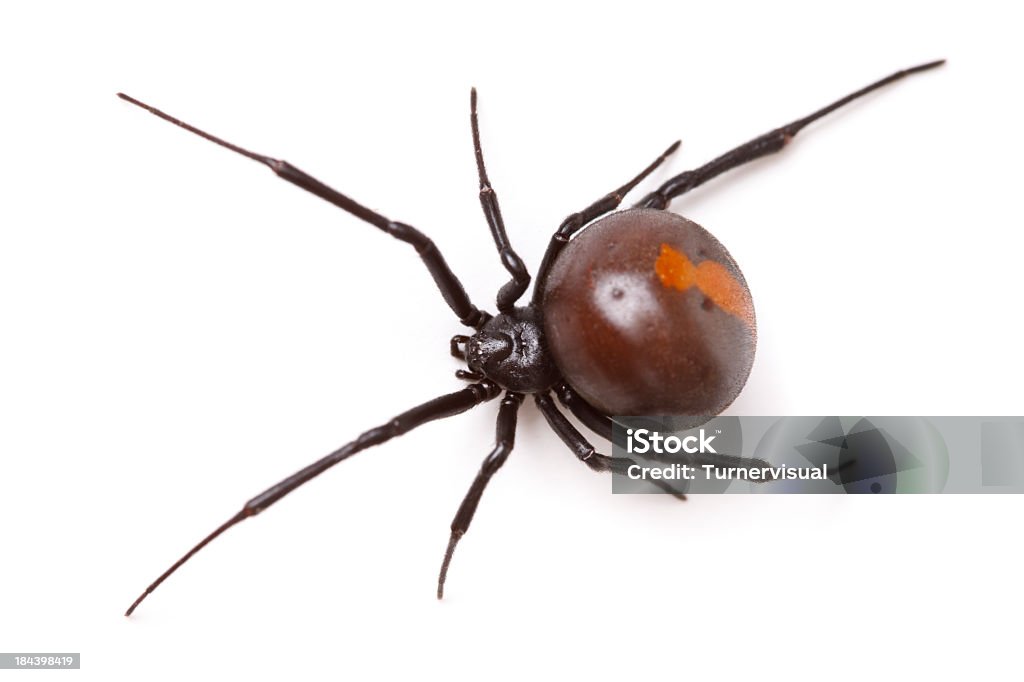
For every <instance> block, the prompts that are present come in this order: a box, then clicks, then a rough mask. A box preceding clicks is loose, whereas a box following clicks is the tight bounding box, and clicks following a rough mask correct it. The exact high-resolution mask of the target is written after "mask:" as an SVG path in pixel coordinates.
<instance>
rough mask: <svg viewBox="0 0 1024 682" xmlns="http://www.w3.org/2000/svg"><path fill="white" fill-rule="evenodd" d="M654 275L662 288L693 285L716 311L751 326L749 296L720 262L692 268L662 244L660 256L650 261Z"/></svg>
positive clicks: (687, 259) (752, 318) (680, 254)
mask: <svg viewBox="0 0 1024 682" xmlns="http://www.w3.org/2000/svg"><path fill="white" fill-rule="evenodd" d="M654 273H655V274H656V275H657V276H658V279H659V280H660V281H661V284H662V286H665V287H672V288H673V289H678V290H679V291H686V290H687V289H689V288H690V287H692V286H696V287H697V288H698V289H699V290H700V292H701V293H702V294H704V295H705V296H707V297H708V298H710V299H711V300H712V301H713V302H714V304H715V305H717V306H718V307H719V308H721V309H722V310H724V311H725V312H727V313H729V314H730V315H735V316H736V317H738V318H740V319H741V320H743V321H744V322H746V323H747V324H748V325H752V324H753V321H754V306H753V304H752V303H751V301H750V293H749V292H748V291H747V288H746V287H745V286H743V285H742V284H741V283H740V282H738V281H736V278H735V277H733V276H732V274H731V273H730V272H729V270H727V269H726V267H725V266H724V265H722V264H721V263H716V262H715V261H713V260H705V261H701V262H700V264H699V265H696V266H695V265H694V264H693V261H691V260H690V259H689V258H687V256H686V254H685V253H680V252H679V251H676V250H675V249H673V248H672V247H671V246H669V245H668V244H662V245H661V253H660V254H659V256H658V259H657V260H656V261H654Z"/></svg>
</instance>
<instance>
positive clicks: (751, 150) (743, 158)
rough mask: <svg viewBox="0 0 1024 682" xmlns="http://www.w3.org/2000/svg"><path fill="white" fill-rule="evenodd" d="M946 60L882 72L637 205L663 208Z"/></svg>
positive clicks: (681, 177)
mask: <svg viewBox="0 0 1024 682" xmlns="http://www.w3.org/2000/svg"><path fill="white" fill-rule="evenodd" d="M945 61H946V60H944V59H940V60H938V61H934V62H929V63H927V64H921V65H920V66H915V67H912V68H909V69H904V70H903V71H897V72H896V73H894V74H892V75H890V76H886V77H885V78H883V79H882V80H880V81H876V82H874V83H872V84H871V85H868V86H867V87H864V88H861V89H860V90H858V91H856V92H853V93H850V94H849V95H847V96H846V97H843V98H842V99H839V100H836V101H835V102H833V103H832V104H829V105H828V106H826V107H823V108H821V109H819V110H818V111H815V112H814V113H813V114H810V115H808V116H805V117H803V118H801V119H797V120H796V121H793V122H792V123H789V124H787V125H784V126H782V127H781V128H776V129H775V130H772V131H770V132H767V133H765V134H764V135H761V136H760V137H755V138H754V139H753V140H750V141H749V142H747V143H745V144H742V145H740V146H739V147H736V148H735V149H733V150H731V151H728V152H726V153H725V154H722V155H721V156H719V157H718V158H716V159H714V160H712V161H709V162H708V163H706V164H704V165H703V166H701V167H700V168H696V169H694V170H690V171H686V172H685V173H680V174H679V175H677V176H675V177H674V178H671V179H669V180H668V181H666V182H665V184H663V185H662V186H661V187H659V188H658V189H656V190H655V191H653V192H651V193H650V194H648V195H647V196H646V197H644V198H643V200H642V201H640V203H638V204H637V207H642V208H665V207H666V206H668V203H669V201H671V200H672V199H673V198H675V197H677V196H679V195H681V194H685V193H686V192H689V191H690V190H691V189H693V188H695V187H699V186H700V185H703V184H704V183H705V182H707V181H708V180H710V179H711V178H713V177H715V176H717V175H720V174H722V173H724V172H725V171H727V170H730V169H732V168H735V167H737V166H742V165H743V164H745V163H747V162H748V161H753V160H754V159H757V158H760V157H762V156H766V155H768V154H774V153H775V152H778V151H780V150H781V149H782V148H783V147H785V146H786V145H787V144H789V142H790V140H792V139H793V137H794V136H795V135H796V134H797V133H799V132H800V131H801V130H802V129H803V128H804V127H805V126H806V125H808V124H810V123H813V122H814V121H817V120H818V119H819V118H821V117H822V116H825V115H826V114H829V113H831V112H833V111H835V110H836V109H838V108H839V107H841V106H843V105H845V104H849V103H850V102H852V101H853V100H855V99H857V98H858V97H862V96H864V95H866V94H868V93H869V92H872V91H873V90H877V89H878V88H881V87H883V86H885V85H888V84H889V83H892V82H893V81H897V80H899V79H901V78H903V77H904V76H909V75H910V74H912V73H919V72H921V71H927V70H928V69H934V68H935V67H937V66H941V65H942V64H944V63H945Z"/></svg>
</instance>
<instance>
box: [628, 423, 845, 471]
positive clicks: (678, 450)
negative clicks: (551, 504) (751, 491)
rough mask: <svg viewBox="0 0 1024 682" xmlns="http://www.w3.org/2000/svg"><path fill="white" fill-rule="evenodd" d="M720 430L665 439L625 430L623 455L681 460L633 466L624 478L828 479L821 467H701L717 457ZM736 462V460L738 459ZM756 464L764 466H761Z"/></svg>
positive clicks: (825, 467)
mask: <svg viewBox="0 0 1024 682" xmlns="http://www.w3.org/2000/svg"><path fill="white" fill-rule="evenodd" d="M721 433H722V430H721V429H715V433H714V434H712V435H708V432H707V430H705V429H700V431H699V432H698V433H696V434H691V435H689V436H682V437H680V436H677V435H668V436H664V435H662V434H661V433H659V432H658V431H653V430H651V429H627V430H626V452H627V453H629V454H631V455H646V456H647V457H649V458H650V459H654V460H658V459H665V456H666V455H675V456H676V458H678V459H679V460H682V461H680V462H674V463H671V464H664V463H663V462H662V463H659V464H632V465H630V466H629V468H628V469H627V470H626V476H627V477H629V478H630V479H632V480H634V481H641V480H679V481H695V480H708V481H710V480H718V481H762V482H763V481H787V480H789V481H792V480H810V481H823V480H825V479H827V478H828V464H822V465H820V466H807V467H795V466H784V465H779V466H751V465H750V464H745V465H740V466H722V464H721V458H718V457H716V458H715V459H716V460H718V461H717V462H716V463H702V462H701V461H700V460H701V459H702V458H703V457H707V456H715V455H718V454H719V453H718V451H717V450H715V446H714V444H713V441H714V440H715V438H716V436H719V435H721ZM737 459H738V458H737ZM759 464H766V463H765V462H760V461H759Z"/></svg>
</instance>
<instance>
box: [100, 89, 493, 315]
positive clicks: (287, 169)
mask: <svg viewBox="0 0 1024 682" xmlns="http://www.w3.org/2000/svg"><path fill="white" fill-rule="evenodd" d="M118 97H120V98H121V99H123V100H124V101H126V102H131V103H132V104H134V105H135V106H137V107H140V108H142V109H145V110H146V111H148V112H149V113H151V114H153V115H154V116H157V117H159V118H162V119H164V120H165V121H168V122H169V123H173V124H174V125H176V126H178V127H180V128H184V129H185V130H187V131H189V132H190V133H193V134H195V135H198V136H199V137H202V138H203V139H206V140H209V141H210V142H213V143H214V144H218V145H220V146H221V147H224V148H225V149H230V150H231V151H233V152H235V153H236V154H241V155H242V156H244V157H246V158H248V159H252V160H253V161H257V162H259V163H262V164H263V165H264V166H266V167H267V168H269V169H270V170H272V171H274V173H275V174H276V175H277V176H278V177H279V178H281V179H283V180H287V181H288V182H290V183H292V184H293V185H295V186H296V187H301V188H302V189H304V190H306V191H307V192H309V193H311V194H315V195H316V196H318V197H320V198H321V199H323V200H324V201H327V202H329V203H331V204H334V205H335V206H337V207H338V208H340V209H342V210H343V211H346V212H347V213H350V214H352V215H354V216H355V217H357V218H359V219H360V220H363V221H365V222H368V223H370V224H371V225H373V226H374V227H376V228H378V229H380V230H381V231H383V232H386V233H388V234H390V235H391V236H392V237H394V238H395V239H398V240H399V241H403V242H405V243H406V244H409V245H410V246H412V247H413V248H414V249H416V253H417V254H419V256H420V259H421V260H422V261H423V264H424V265H426V266H427V270H428V271H429V272H430V276H431V277H432V278H433V279H434V284H436V285H437V288H438V291H440V292H441V296H442V297H443V298H444V300H445V303H447V304H448V307H449V308H451V309H452V311H453V312H454V313H455V314H456V315H457V316H458V318H459V321H460V322H462V323H463V324H464V325H466V326H467V327H473V328H474V329H479V328H480V327H482V326H483V325H484V324H485V323H486V322H487V320H489V319H490V317H491V316H490V315H489V314H488V313H487V312H485V311H483V310H480V309H479V308H477V307H476V306H475V305H473V303H472V302H471V301H470V300H469V295H468V294H466V290H465V289H464V288H463V286H462V283H461V282H460V281H459V278H458V277H456V276H455V273H454V272H452V269H451V268H450V267H449V266H448V263H447V262H446V261H445V259H444V256H442V255H441V252H440V251H439V250H438V248H437V245H436V244H434V241H433V240H432V239H430V237H428V236H427V235H425V234H423V233H422V232H420V231H419V230H417V229H416V228H415V227H413V226H412V225H406V224H405V223H400V222H397V221H394V220H391V219H389V218H386V217H384V216H383V215H381V214H380V213H377V212H376V211H373V210H370V209H369V208H367V207H366V206H363V205H362V204H360V203H359V202H357V201H355V200H353V199H351V198H349V197H347V196H346V195H344V194H342V193H341V192H339V191H337V190H336V189H333V188H332V187H328V186H327V185H325V184H324V183H323V182H321V181H319V180H317V179H316V178H314V177H313V176H311V175H309V174H308V173H305V172H303V171H301V170H299V169H298V168H296V167H295V166H293V165H291V164H290V163H288V162H287V161H283V160H281V159H275V158H273V157H270V156H264V155H263V154H257V153H255V152H252V151H249V150H248V149H244V148H242V147H239V146H238V145H235V144H232V143H230V142H227V141H225V140H222V139H221V138H219V137H215V136H214V135H211V134H210V133H208V132H206V131H204V130H200V129H199V128H196V127H195V126H193V125H191V124H189V123H185V122H184V121H182V120H180V119H177V118H174V117H173V116H171V115H169V114H166V113H164V112H163V111H160V110H159V109H157V108H155V107H151V106H150V105H148V104H146V103H144V102H140V101H139V100H137V99H135V98H134V97H129V96H128V95H125V94H123V93H118Z"/></svg>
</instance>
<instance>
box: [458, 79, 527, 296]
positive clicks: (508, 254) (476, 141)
mask: <svg viewBox="0 0 1024 682" xmlns="http://www.w3.org/2000/svg"><path fill="white" fill-rule="evenodd" d="M469 109H470V113H469V123H470V126H471V127H472V129H473V151H474V153H475V155H476V170H477V174H478V175H479V176H480V206H481V207H482V208H483V209H484V217H485V218H487V225H488V227H490V228H491V236H492V237H494V245H495V246H497V247H498V256H499V257H500V258H501V264H502V265H503V266H505V269H506V270H508V272H509V274H510V275H512V279H511V281H509V282H507V283H506V284H505V285H504V286H503V287H501V289H500V290H499V291H498V311H499V312H503V313H507V312H509V311H510V310H512V308H513V307H514V306H515V303H516V301H518V300H519V297H520V296H522V295H523V292H524V291H526V287H528V286H530V272H529V271H528V270H527V269H526V264H525V263H523V259H522V258H520V257H519V254H518V253H516V252H515V249H513V248H512V243H511V242H510V241H509V240H508V234H507V233H506V232H505V220H504V219H503V218H502V217H501V207H500V206H498V195H497V194H496V193H495V191H494V188H493V187H491V181H490V179H489V178H488V177H487V168H486V167H485V166H484V153H483V149H482V148H481V146H480V126H479V124H478V123H477V116H476V88H472V89H471V90H470V91H469Z"/></svg>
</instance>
